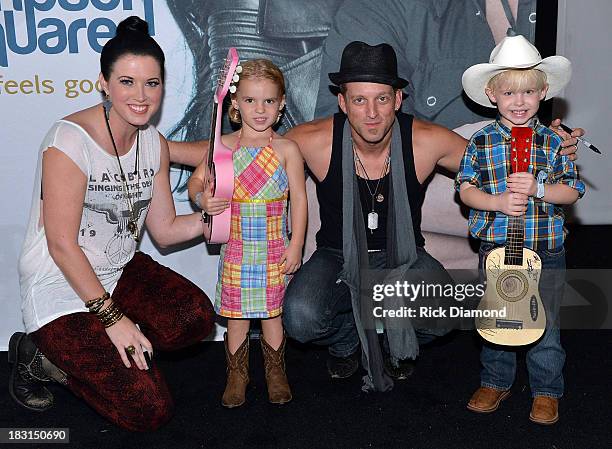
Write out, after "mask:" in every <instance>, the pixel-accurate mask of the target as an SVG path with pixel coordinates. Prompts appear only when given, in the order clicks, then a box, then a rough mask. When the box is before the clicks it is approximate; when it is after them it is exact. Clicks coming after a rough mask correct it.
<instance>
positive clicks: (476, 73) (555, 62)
mask: <svg viewBox="0 0 612 449" xmlns="http://www.w3.org/2000/svg"><path fill="white" fill-rule="evenodd" d="M512 69H538V70H541V71H543V72H544V73H545V74H546V82H547V83H548V92H547V93H546V98H545V99H546V100H548V99H549V98H553V97H555V96H557V95H558V94H559V93H560V92H561V91H562V90H563V88H564V87H565V86H566V85H567V83H568V82H569V80H570V78H571V77H572V64H571V63H570V61H569V60H568V59H567V58H565V57H563V56H549V57H548V58H544V59H542V61H540V62H539V63H537V64H529V65H524V66H520V65H516V66H512V67H509V66H501V65H498V64H476V65H473V66H472V67H469V68H468V69H467V70H466V71H465V72H464V73H463V76H462V78H461V83H462V84H463V90H464V91H465V93H466V94H467V96H468V97H470V98H471V99H472V100H473V101H475V102H476V103H478V104H480V105H482V106H486V107H488V108H492V107H495V105H494V104H493V103H491V101H490V100H489V97H487V94H486V93H485V88H486V87H487V84H488V83H489V80H490V79H491V78H493V77H494V76H495V75H497V74H498V73H501V72H505V71H506V70H512Z"/></svg>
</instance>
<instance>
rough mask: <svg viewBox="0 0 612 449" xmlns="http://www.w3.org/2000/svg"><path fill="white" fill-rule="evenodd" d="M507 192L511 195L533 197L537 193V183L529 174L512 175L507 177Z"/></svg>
mask: <svg viewBox="0 0 612 449" xmlns="http://www.w3.org/2000/svg"><path fill="white" fill-rule="evenodd" d="M508 190H510V191H511V192H513V193H522V194H523V195H527V196H534V195H535V194H536V192H537V191H538V182H537V181H536V179H535V177H534V176H533V175H532V174H531V173H526V172H520V173H512V174H511V175H510V176H508Z"/></svg>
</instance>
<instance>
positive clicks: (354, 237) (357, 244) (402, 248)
mask: <svg viewBox="0 0 612 449" xmlns="http://www.w3.org/2000/svg"><path fill="white" fill-rule="evenodd" d="M389 176H390V184H389V187H390V188H389V213H388V214H387V215H388V218H387V268H388V269H390V272H389V276H387V280H386V282H387V281H388V282H394V281H395V280H399V279H402V278H403V276H404V275H405V273H406V271H407V270H408V269H409V268H410V267H411V266H412V264H413V263H414V262H415V261H416V260H417V252H416V244H415V239H414V229H413V226H412V214H411V212H410V203H409V201H408V189H407V186H406V176H405V171H404V155H403V148H402V139H401V131H400V126H399V123H398V121H397V119H396V120H395V123H394V124H393V129H392V135H391V159H390V172H389ZM342 236H343V237H342V240H343V241H342V251H343V257H344V265H343V269H342V272H341V273H340V279H341V280H342V281H344V282H345V283H346V284H347V285H348V287H349V290H350V292H351V301H352V305H353V314H354V316H355V325H356V328H357V332H358V334H359V339H360V340H361V347H362V351H363V365H364V367H365V368H366V370H367V372H368V374H367V376H364V378H363V381H364V385H363V386H362V389H363V390H364V391H388V390H390V389H391V388H393V381H392V380H391V378H390V377H389V376H387V375H386V374H385V373H384V370H383V356H382V351H381V348H380V344H379V339H378V335H377V332H376V326H375V322H374V315H373V312H372V310H371V307H369V306H368V307H366V308H367V309H368V310H366V308H364V307H362V302H361V296H360V295H359V292H360V290H361V275H360V272H361V270H365V269H367V268H368V266H369V261H368V248H367V237H366V231H365V226H364V220H363V212H362V209H361V202H360V200H359V188H358V185H357V176H356V174H355V169H354V155H353V144H352V138H351V128H350V125H349V122H348V120H346V122H345V123H344V129H343V135H342ZM370 295H371V292H370ZM367 301H368V302H367V304H371V300H367ZM364 304H365V303H364ZM402 323H403V325H402V326H388V325H385V328H386V332H387V338H388V341H389V349H390V352H391V356H392V357H393V358H396V359H406V358H416V356H417V355H418V351H419V346H418V342H417V339H416V335H415V332H414V329H413V327H412V325H411V324H410V321H409V320H405V322H402ZM387 324H390V323H387Z"/></svg>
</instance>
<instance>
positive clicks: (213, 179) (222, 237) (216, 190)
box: [203, 47, 241, 243]
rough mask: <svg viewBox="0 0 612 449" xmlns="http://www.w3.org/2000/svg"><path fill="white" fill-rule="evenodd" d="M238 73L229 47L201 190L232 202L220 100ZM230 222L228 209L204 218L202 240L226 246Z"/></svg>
mask: <svg viewBox="0 0 612 449" xmlns="http://www.w3.org/2000/svg"><path fill="white" fill-rule="evenodd" d="M240 71H241V70H240V66H239V65H238V52H237V51H236V49H235V48H234V47H232V48H230V49H229V51H228V53H227V57H226V58H225V62H224V63H223V66H222V67H221V69H220V70H219V74H218V80H217V88H216V89H215V95H214V102H213V109H212V116H211V120H210V127H211V132H210V136H211V138H210V143H209V148H208V159H207V166H208V170H207V173H206V176H205V182H204V186H211V189H212V194H213V197H221V198H229V199H231V198H232V196H233V195H234V165H233V162H232V150H231V149H229V148H228V147H226V146H225V145H224V144H223V142H221V117H222V115H223V100H224V99H225V96H226V95H227V92H228V91H229V90H230V84H231V83H232V81H233V82H237V81H238V73H240ZM232 87H234V86H232ZM230 218H231V207H228V208H227V209H226V210H224V211H223V212H222V213H220V214H219V215H215V216H214V217H213V216H211V215H208V214H204V221H203V227H204V238H205V239H206V241H207V242H208V243H226V242H227V241H228V240H229V235H230Z"/></svg>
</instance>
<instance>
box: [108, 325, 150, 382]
mask: <svg viewBox="0 0 612 449" xmlns="http://www.w3.org/2000/svg"><path fill="white" fill-rule="evenodd" d="M105 330H106V334H107V335H108V338H110V340H111V342H112V343H113V345H115V348H117V352H119V355H120V356H121V360H123V364H124V365H125V367H126V368H130V367H131V366H132V365H131V363H130V357H131V358H132V359H134V361H135V362H136V366H137V367H138V368H139V369H141V370H146V369H148V367H147V361H146V360H145V358H144V354H143V352H142V351H143V348H144V349H145V350H146V351H148V352H149V354H150V355H151V356H152V355H153V345H151V342H150V341H149V340H148V339H147V337H145V336H144V335H143V333H142V332H140V329H138V328H137V327H136V325H135V324H134V323H133V322H132V320H130V319H129V318H128V317H126V316H125V315H124V316H123V318H121V319H120V320H119V321H117V322H116V323H115V324H113V325H112V326H111V327H107V328H106V329H105ZM129 346H133V347H134V349H135V352H134V355H131V356H130V355H128V353H127V351H126V348H128V347H129Z"/></svg>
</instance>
